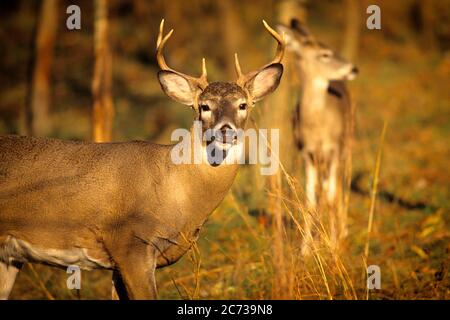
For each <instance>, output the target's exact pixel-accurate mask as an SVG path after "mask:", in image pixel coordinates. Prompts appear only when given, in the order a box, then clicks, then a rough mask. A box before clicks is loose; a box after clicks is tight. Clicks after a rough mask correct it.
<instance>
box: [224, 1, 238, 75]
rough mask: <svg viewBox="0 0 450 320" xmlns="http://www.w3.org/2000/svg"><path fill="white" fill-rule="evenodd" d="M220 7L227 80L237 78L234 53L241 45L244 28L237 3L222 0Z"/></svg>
mask: <svg viewBox="0 0 450 320" xmlns="http://www.w3.org/2000/svg"><path fill="white" fill-rule="evenodd" d="M219 8H220V11H221V15H222V16H221V19H222V22H221V27H222V34H223V37H224V38H223V41H224V47H225V48H224V49H225V50H224V52H223V53H224V55H223V59H224V61H225V72H226V77H227V80H229V81H231V80H234V79H235V78H236V73H235V72H236V71H235V70H234V54H235V52H237V49H238V48H239V47H240V43H241V39H242V32H243V30H242V28H241V27H240V18H239V16H238V15H237V12H236V8H235V3H234V2H233V1H231V0H220V1H219Z"/></svg>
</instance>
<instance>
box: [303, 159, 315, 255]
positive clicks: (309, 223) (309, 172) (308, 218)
mask: <svg viewBox="0 0 450 320" xmlns="http://www.w3.org/2000/svg"><path fill="white" fill-rule="evenodd" d="M305 169H306V200H307V209H306V210H305V213H304V235H303V236H304V239H303V245H302V249H301V251H302V254H303V255H308V254H309V253H310V252H311V243H312V242H313V241H314V237H315V232H313V230H312V227H313V220H314V218H315V216H316V215H317V212H316V204H317V203H316V185H317V174H318V172H317V168H316V166H315V164H314V159H313V156H312V154H311V153H308V154H307V155H306V157H305Z"/></svg>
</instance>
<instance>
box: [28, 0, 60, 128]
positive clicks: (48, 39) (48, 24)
mask: <svg viewBox="0 0 450 320" xmlns="http://www.w3.org/2000/svg"><path fill="white" fill-rule="evenodd" d="M57 20H58V0H44V1H43V2H42V5H41V9H40V13H39V19H38V21H37V30H36V41H35V46H34V50H35V52H34V54H33V58H32V59H33V61H32V62H31V70H32V71H31V72H32V76H31V83H30V90H29V93H28V94H29V97H28V102H27V107H26V109H25V110H26V111H25V112H26V113H27V114H26V115H25V118H26V124H25V128H24V129H25V130H24V133H26V134H31V135H33V136H45V135H47V134H48V133H49V132H50V130H51V123H50V117H49V105H50V92H51V89H50V80H51V65H52V61H53V51H54V50H53V49H54V43H55V37H56V31H57Z"/></svg>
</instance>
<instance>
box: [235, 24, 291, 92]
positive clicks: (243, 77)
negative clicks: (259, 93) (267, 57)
mask: <svg viewBox="0 0 450 320" xmlns="http://www.w3.org/2000/svg"><path fill="white" fill-rule="evenodd" d="M263 24H264V27H265V28H266V30H267V31H268V32H269V33H270V34H271V35H272V37H273V38H274V39H275V40H276V41H277V43H278V45H277V52H276V54H275V57H274V58H273V59H272V61H271V62H269V63H268V64H266V65H264V66H263V67H262V68H260V69H259V70H261V69H264V68H265V67H267V66H269V65H271V64H274V63H280V62H281V60H282V59H283V55H284V47H285V41H284V32H283V35H282V36H280V35H279V34H278V33H277V32H276V31H275V30H274V29H272V27H270V26H269V25H268V24H267V22H266V21H265V20H263ZM234 65H235V69H236V74H237V80H236V83H237V84H238V85H240V86H243V85H244V84H245V82H246V81H247V80H248V79H249V78H251V76H253V75H254V74H255V73H256V72H257V71H252V72H249V73H247V74H243V73H242V69H241V66H240V64H239V58H238V55H237V53H235V54H234Z"/></svg>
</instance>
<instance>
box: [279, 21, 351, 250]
mask: <svg viewBox="0 0 450 320" xmlns="http://www.w3.org/2000/svg"><path fill="white" fill-rule="evenodd" d="M277 31H279V32H284V34H285V36H286V49H287V50H288V51H289V52H292V53H293V56H294V59H295V66H296V67H297V69H296V72H297V73H298V74H299V75H300V79H301V88H299V89H300V92H299V97H300V101H299V102H298V103H297V106H296V109H295V112H294V117H293V129H294V139H295V142H296V145H297V146H298V148H299V149H300V150H301V151H302V157H303V160H304V163H305V171H306V172H305V173H306V174H305V176H306V198H307V202H308V204H309V207H310V208H311V209H313V211H314V210H315V208H316V206H317V202H318V199H320V198H319V197H318V195H319V193H318V189H319V190H320V189H321V190H322V191H324V192H325V193H326V200H327V202H328V203H329V204H335V203H336V199H337V195H338V187H339V181H341V178H342V177H341V174H340V171H341V170H340V169H341V168H340V163H342V160H343V149H344V146H345V144H346V143H347V141H346V139H347V137H348V136H347V135H346V130H347V129H348V127H347V126H348V123H349V121H348V120H349V117H350V116H351V115H350V107H351V101H350V96H349V94H348V91H347V88H346V85H345V83H344V80H352V79H353V78H355V76H356V74H357V72H358V70H357V68H356V67H355V66H354V65H353V64H352V63H350V62H348V61H346V60H344V59H343V58H341V57H339V56H338V55H337V54H336V53H335V52H334V51H332V50H331V49H329V48H328V47H326V46H325V45H323V44H322V43H320V42H318V41H317V40H316V39H315V38H314V37H313V36H312V35H311V33H310V32H309V30H308V29H307V28H306V26H304V25H303V24H301V23H300V22H299V21H298V20H296V19H292V20H291V25H290V27H286V26H283V25H278V26H277ZM315 218H316V219H317V217H315ZM339 218H340V220H341V221H339V228H340V229H341V230H340V231H337V230H336V229H335V225H336V221H335V219H336V217H334V216H331V217H330V222H331V234H332V239H333V240H334V241H335V240H336V237H338V233H340V236H341V237H344V236H345V234H346V232H347V231H346V221H345V217H339ZM305 220H306V226H305V229H306V231H307V233H309V232H311V225H310V223H311V221H309V219H305ZM305 244H307V241H306V242H305ZM303 249H304V251H305V250H307V247H306V246H304V247H303Z"/></svg>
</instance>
